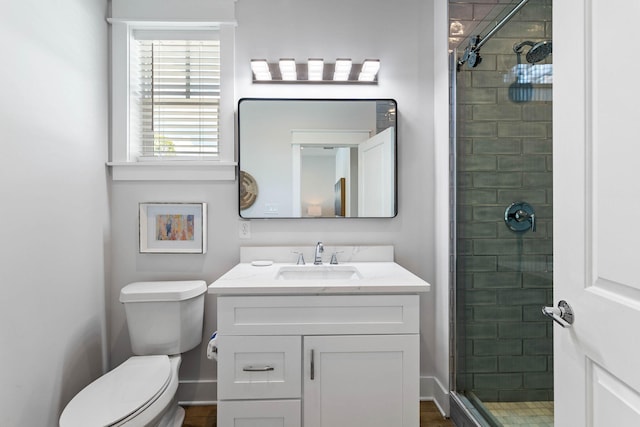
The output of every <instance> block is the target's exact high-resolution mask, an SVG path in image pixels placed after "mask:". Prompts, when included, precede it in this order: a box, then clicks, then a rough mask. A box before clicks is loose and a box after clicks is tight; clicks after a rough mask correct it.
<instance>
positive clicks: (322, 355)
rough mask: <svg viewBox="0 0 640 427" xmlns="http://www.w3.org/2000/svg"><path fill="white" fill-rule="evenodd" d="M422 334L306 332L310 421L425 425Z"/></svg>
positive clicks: (325, 425) (307, 424)
mask: <svg viewBox="0 0 640 427" xmlns="http://www.w3.org/2000/svg"><path fill="white" fill-rule="evenodd" d="M419 345H420V343H419V335H417V334H414V335H342V336H311V337H309V336H305V337H304V345H303V348H304V362H303V363H304V379H303V398H302V401H303V414H304V415H303V418H304V424H303V425H304V427H365V426H366V427H391V426H393V427H419V423H420V415H419V413H420V397H419V377H420V372H419V370H420V367H419V365H420V362H419V354H420V349H419Z"/></svg>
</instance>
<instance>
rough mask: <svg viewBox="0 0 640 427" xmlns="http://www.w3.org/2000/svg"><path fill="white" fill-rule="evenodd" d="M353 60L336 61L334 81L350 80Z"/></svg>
mask: <svg viewBox="0 0 640 427" xmlns="http://www.w3.org/2000/svg"><path fill="white" fill-rule="evenodd" d="M351 65H352V64H351V60H350V59H345V58H342V59H336V68H335V70H334V71H333V80H335V81H337V82H344V81H347V80H349V74H351Z"/></svg>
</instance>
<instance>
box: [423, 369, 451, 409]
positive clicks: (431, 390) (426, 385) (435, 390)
mask: <svg viewBox="0 0 640 427" xmlns="http://www.w3.org/2000/svg"><path fill="white" fill-rule="evenodd" d="M420 400H429V401H433V402H434V403H435V404H436V406H437V407H438V409H439V410H440V412H441V413H442V415H444V416H445V417H448V416H449V414H450V412H449V408H450V406H449V390H447V388H446V387H444V386H443V385H442V383H441V382H440V381H438V379H437V378H436V377H420Z"/></svg>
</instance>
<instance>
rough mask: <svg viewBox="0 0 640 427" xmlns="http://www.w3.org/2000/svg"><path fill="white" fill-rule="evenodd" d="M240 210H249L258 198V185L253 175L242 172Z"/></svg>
mask: <svg viewBox="0 0 640 427" xmlns="http://www.w3.org/2000/svg"><path fill="white" fill-rule="evenodd" d="M239 181H240V210H244V209H248V208H250V207H251V205H253V203H254V202H255V201H256V199H257V198H258V183H257V182H256V180H255V178H253V177H252V176H251V174H249V173H247V172H245V171H243V170H241V171H240V180H239Z"/></svg>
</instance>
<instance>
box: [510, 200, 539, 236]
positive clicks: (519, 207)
mask: <svg viewBox="0 0 640 427" xmlns="http://www.w3.org/2000/svg"><path fill="white" fill-rule="evenodd" d="M504 222H505V223H506V224H507V227H509V229H510V230H512V231H517V232H524V231H529V230H531V231H532V232H535V231H536V212H535V210H534V209H533V207H532V206H531V205H530V204H529V203H527V202H514V203H511V204H510V205H509V206H507V209H506V210H505V211H504Z"/></svg>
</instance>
